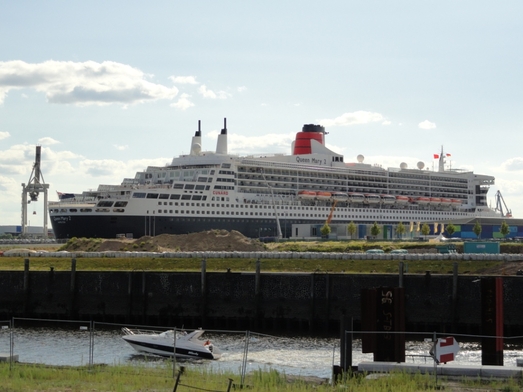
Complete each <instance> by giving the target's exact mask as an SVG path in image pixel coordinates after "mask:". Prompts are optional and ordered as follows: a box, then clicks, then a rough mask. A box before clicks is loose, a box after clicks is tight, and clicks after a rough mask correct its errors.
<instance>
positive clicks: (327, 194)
mask: <svg viewBox="0 0 523 392" xmlns="http://www.w3.org/2000/svg"><path fill="white" fill-rule="evenodd" d="M331 196H332V194H331V193H330V192H322V191H320V192H316V199H318V200H329V199H330V198H331Z"/></svg>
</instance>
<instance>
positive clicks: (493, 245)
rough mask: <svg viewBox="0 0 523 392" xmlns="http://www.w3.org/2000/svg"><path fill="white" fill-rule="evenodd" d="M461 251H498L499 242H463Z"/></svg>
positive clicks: (491, 252) (493, 252)
mask: <svg viewBox="0 0 523 392" xmlns="http://www.w3.org/2000/svg"><path fill="white" fill-rule="evenodd" d="M463 253H489V254H496V253H499V242H476V241H473V242H465V243H463Z"/></svg>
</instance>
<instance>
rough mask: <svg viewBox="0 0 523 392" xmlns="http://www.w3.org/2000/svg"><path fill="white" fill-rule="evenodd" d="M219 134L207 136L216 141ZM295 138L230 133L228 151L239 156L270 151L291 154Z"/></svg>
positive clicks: (212, 132) (291, 135) (290, 136)
mask: <svg viewBox="0 0 523 392" xmlns="http://www.w3.org/2000/svg"><path fill="white" fill-rule="evenodd" d="M219 134H220V132H219V131H211V132H209V133H207V134H206V136H208V137H210V138H214V139H216V138H217V137H218V135H219ZM295 137H296V134H295V133H288V134H279V133H278V134H265V135H260V136H245V135H239V134H234V133H229V134H228V137H227V142H228V151H229V152H230V153H231V154H238V155H250V154H256V155H263V152H264V151H268V154H274V153H275V152H280V153H287V154H289V153H290V145H291V143H292V141H293V140H294V138H295Z"/></svg>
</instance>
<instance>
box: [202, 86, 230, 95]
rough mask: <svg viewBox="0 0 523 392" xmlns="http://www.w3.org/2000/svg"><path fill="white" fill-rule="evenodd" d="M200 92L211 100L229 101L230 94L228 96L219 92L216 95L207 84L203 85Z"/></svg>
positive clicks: (223, 92)
mask: <svg viewBox="0 0 523 392" xmlns="http://www.w3.org/2000/svg"><path fill="white" fill-rule="evenodd" d="M198 92H199V93H200V94H201V95H202V96H203V97H204V98H209V99H227V97H228V96H229V94H227V93H226V92H225V91H218V92H217V93H215V92H214V91H212V90H209V89H208V88H207V86H206V85H205V84H202V85H201V86H200V87H199V88H198Z"/></svg>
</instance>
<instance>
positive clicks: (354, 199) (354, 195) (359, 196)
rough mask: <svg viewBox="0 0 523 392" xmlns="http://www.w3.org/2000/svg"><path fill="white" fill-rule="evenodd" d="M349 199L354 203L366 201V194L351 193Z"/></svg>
mask: <svg viewBox="0 0 523 392" xmlns="http://www.w3.org/2000/svg"><path fill="white" fill-rule="evenodd" d="M348 196H349V201H350V202H352V203H363V202H364V201H365V196H364V195H363V193H353V192H351V193H349V195H348Z"/></svg>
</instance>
